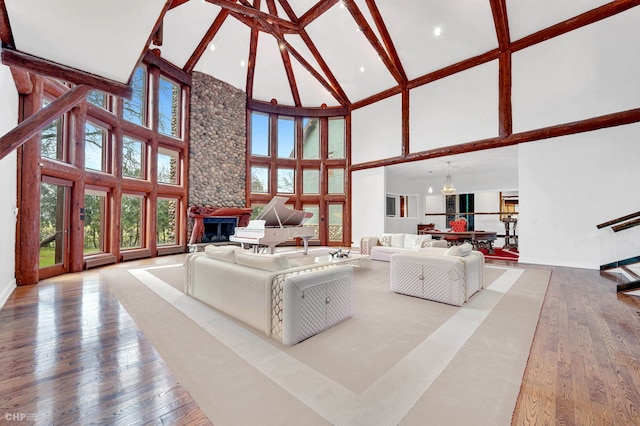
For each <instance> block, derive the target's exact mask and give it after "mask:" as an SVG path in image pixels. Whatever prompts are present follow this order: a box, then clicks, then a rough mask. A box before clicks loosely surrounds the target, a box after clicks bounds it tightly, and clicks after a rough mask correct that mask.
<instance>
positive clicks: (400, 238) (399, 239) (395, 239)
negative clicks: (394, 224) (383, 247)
mask: <svg viewBox="0 0 640 426" xmlns="http://www.w3.org/2000/svg"><path fill="white" fill-rule="evenodd" d="M390 235H391V247H404V235H405V234H390Z"/></svg>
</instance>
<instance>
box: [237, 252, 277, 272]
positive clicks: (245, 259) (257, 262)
mask: <svg viewBox="0 0 640 426" xmlns="http://www.w3.org/2000/svg"><path fill="white" fill-rule="evenodd" d="M234 253H235V256H236V263H237V264H238V265H242V266H249V267H251V268H256V269H262V270H263V271H270V272H276V271H281V270H283V269H288V268H289V261H288V260H287V258H286V257H284V256H282V255H280V254H263V253H252V252H248V251H246V250H236V251H235V252H234Z"/></svg>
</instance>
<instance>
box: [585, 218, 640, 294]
mask: <svg viewBox="0 0 640 426" xmlns="http://www.w3.org/2000/svg"><path fill="white" fill-rule="evenodd" d="M638 225H640V212H635V213H631V214H628V215H626V216H620V217H618V218H616V219H612V220H609V221H607V222H603V223H600V224H598V225H596V227H597V228H598V229H602V228H606V227H609V226H610V227H611V229H612V230H613V232H619V231H623V230H625V229H629V228H633V227H635V226H638ZM635 263H640V256H636V257H630V258H628V259H623V260H619V261H617V262H611V263H607V264H606V265H600V271H608V270H611V269H616V268H620V267H625V266H627V265H630V264H635ZM636 288H640V280H635V281H627V282H624V283H618V285H617V290H618V291H619V292H620V291H628V290H633V289H636Z"/></svg>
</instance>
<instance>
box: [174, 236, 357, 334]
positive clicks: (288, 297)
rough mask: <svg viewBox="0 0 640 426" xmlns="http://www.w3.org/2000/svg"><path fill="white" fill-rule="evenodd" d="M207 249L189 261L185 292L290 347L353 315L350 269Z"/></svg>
mask: <svg viewBox="0 0 640 426" xmlns="http://www.w3.org/2000/svg"><path fill="white" fill-rule="evenodd" d="M294 261H295V259H292V260H291V261H289V260H288V259H287V258H286V257H284V256H283V255H272V254H258V253H252V252H250V251H248V250H243V249H241V248H240V247H237V246H207V247H206V248H205V251H204V252H199V253H189V254H187V257H186V259H185V275H186V276H185V286H184V292H185V293H186V294H188V295H190V296H192V297H194V298H196V299H198V300H200V301H202V302H204V303H206V304H208V305H210V306H212V307H214V308H216V309H218V310H220V311H222V312H224V313H225V314H228V315H229V316H231V317H233V318H235V319H238V320H240V321H242V322H244V323H245V324H248V325H250V326H252V327H254V328H256V329H258V330H260V331H262V332H263V333H264V334H266V335H267V336H269V337H271V338H273V339H275V340H278V341H280V342H282V343H283V344H285V345H294V344H296V343H298V342H300V341H302V340H304V339H307V338H308V337H311V336H313V335H315V334H317V333H319V332H321V331H323V330H326V329H327V328H329V327H332V326H334V325H336V324H338V323H340V322H342V321H344V320H346V319H347V318H349V317H351V315H352V302H351V292H352V282H353V270H352V267H351V266H345V265H342V266H338V265H335V264H332V263H331V262H326V263H313V264H308V265H305V266H296V264H295V262H294Z"/></svg>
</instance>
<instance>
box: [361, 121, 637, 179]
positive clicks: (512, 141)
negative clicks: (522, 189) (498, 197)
mask: <svg viewBox="0 0 640 426" xmlns="http://www.w3.org/2000/svg"><path fill="white" fill-rule="evenodd" d="M637 122H640V108H636V109H631V110H627V111H621V112H615V113H612V114H607V115H602V116H599V117H593V118H588V119H586V120H580V121H574V122H571V123H564V124H558V125H556V126H550V127H544V128H541V129H536V130H529V131H526V132H521V133H513V134H511V135H509V136H505V137H502V136H498V137H495V138H489V139H483V140H479V141H474V142H469V143H464V144H459V145H451V146H445V147H441V148H436V149H431V150H428V151H420V152H414V153H411V154H409V155H407V156H406V157H401V156H398V157H393V158H387V159H384V160H376V161H371V162H367V163H360V164H354V165H352V166H351V169H352V170H364V169H371V168H375V167H382V166H390V165H392V164H400V163H408V162H411V161H421V160H428V159H431V158H437V157H445V156H447V155H456V154H466V153H469V152H474V151H481V150H485V149H493V148H502V147H505V146H511V145H517V144H520V143H525V142H534V141H538V140H544V139H550V138H556V137H560V136H567V135H572V134H575V133H584V132H590V131H593V130H600V129H606V128H609V127H616V126H622V125H625V124H632V123H637Z"/></svg>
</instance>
